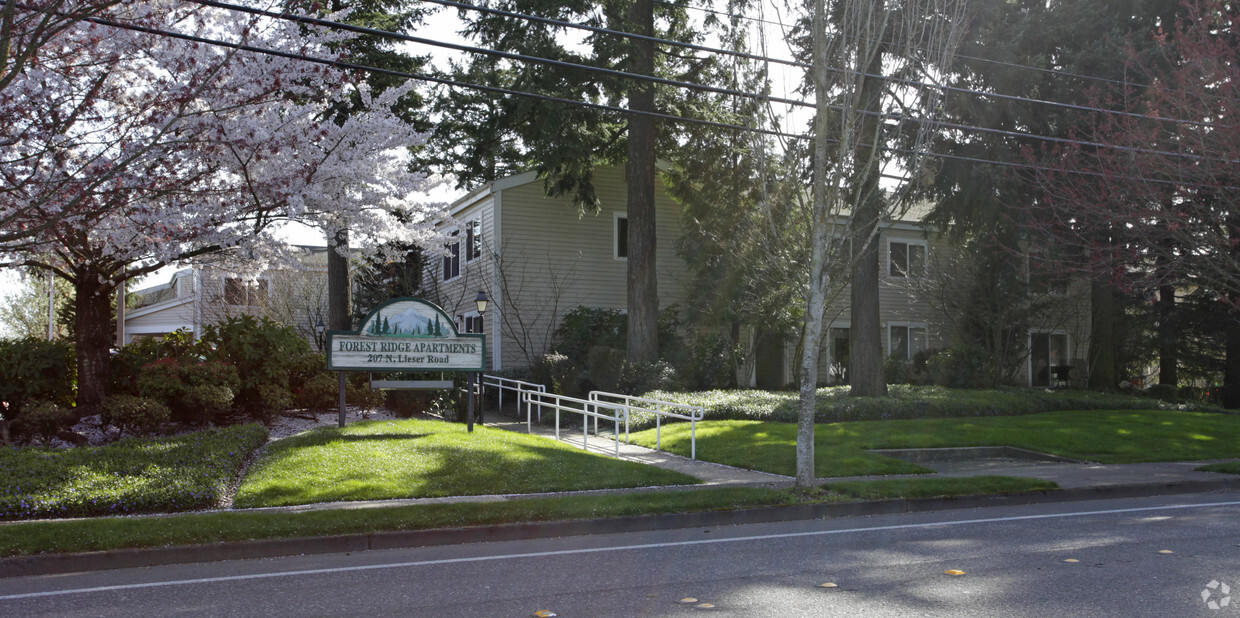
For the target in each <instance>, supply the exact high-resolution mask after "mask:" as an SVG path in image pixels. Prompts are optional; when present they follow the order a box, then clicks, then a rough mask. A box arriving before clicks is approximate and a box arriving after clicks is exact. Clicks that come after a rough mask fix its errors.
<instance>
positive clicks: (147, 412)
mask: <svg viewBox="0 0 1240 618" xmlns="http://www.w3.org/2000/svg"><path fill="white" fill-rule="evenodd" d="M171 416H172V414H171V412H169V411H168V406H165V405H164V404H162V403H160V402H159V401H156V400H154V399H148V398H145V397H135V396H133V395H111V396H109V397H107V398H106V399H104V400H103V414H102V420H103V423H104V424H105V425H111V426H113V427H116V428H117V429H118V430H119V431H120V433H122V434H123V433H125V431H126V430H129V431H131V432H133V433H136V434H148V433H152V432H154V431H155V430H156V429H159V426H160V425H161V424H163V423H165V422H167V421H168V419H169V418H170V417H171Z"/></svg>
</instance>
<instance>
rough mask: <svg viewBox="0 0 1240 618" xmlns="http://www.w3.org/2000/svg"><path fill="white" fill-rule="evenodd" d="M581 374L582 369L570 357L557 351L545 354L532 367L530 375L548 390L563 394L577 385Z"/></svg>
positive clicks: (566, 393)
mask: <svg viewBox="0 0 1240 618" xmlns="http://www.w3.org/2000/svg"><path fill="white" fill-rule="evenodd" d="M580 374H581V369H579V368H578V367H577V365H576V363H574V362H573V361H572V360H571V359H569V357H567V356H565V355H563V354H557V353H555V352H552V353H551V354H547V355H544V356H543V357H542V358H541V359H539V360H538V363H536V364H535V365H534V366H533V367H531V368H530V377H531V378H532V379H533V381H534V382H537V383H539V384H542V385H543V386H545V387H547V391H548V392H552V393H558V394H561V395H569V391H572V390H573V389H574V388H575V387H576V386H577V379H578V377H579V376H580Z"/></svg>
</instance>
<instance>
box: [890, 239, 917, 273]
mask: <svg viewBox="0 0 1240 618" xmlns="http://www.w3.org/2000/svg"><path fill="white" fill-rule="evenodd" d="M888 265H889V268H888V269H887V273H888V274H889V275H891V276H892V277H920V276H921V275H922V274H923V273H925V271H926V244H925V243H922V242H907V241H895V240H893V241H891V243H890V244H889V247H888Z"/></svg>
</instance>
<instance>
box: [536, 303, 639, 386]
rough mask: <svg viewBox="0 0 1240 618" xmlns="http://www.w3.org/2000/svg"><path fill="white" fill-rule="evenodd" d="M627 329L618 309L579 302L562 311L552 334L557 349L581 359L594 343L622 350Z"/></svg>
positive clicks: (626, 323)
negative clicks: (563, 312)
mask: <svg viewBox="0 0 1240 618" xmlns="http://www.w3.org/2000/svg"><path fill="white" fill-rule="evenodd" d="M627 332H628V322H627V320H626V318H625V317H624V314H623V313H621V312H620V311H619V310H618V309H595V308H591V307H585V306H581V305H578V306H577V307H574V308H573V309H572V310H570V311H569V312H568V313H566V314H564V318H563V319H561V320H560V326H559V328H556V330H555V333H554V334H553V335H552V336H553V338H554V341H555V345H556V350H557V351H559V352H560V353H561V354H563V355H565V356H567V357H569V358H571V359H573V360H574V361H578V362H580V361H584V360H585V358H586V355H587V354H589V353H590V349H591V348H594V347H596V346H604V347H609V348H618V349H624V346H625V342H624V339H625V336H626V333H627ZM548 386H550V385H548Z"/></svg>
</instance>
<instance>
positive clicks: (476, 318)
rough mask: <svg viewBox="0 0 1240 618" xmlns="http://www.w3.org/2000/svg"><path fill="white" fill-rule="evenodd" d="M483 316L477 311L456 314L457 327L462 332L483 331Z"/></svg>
mask: <svg viewBox="0 0 1240 618" xmlns="http://www.w3.org/2000/svg"><path fill="white" fill-rule="evenodd" d="M482 323H483V319H482V316H480V315H478V314H477V313H474V314H470V315H458V316H456V328H457V330H459V331H460V332H462V333H481V332H482Z"/></svg>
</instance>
